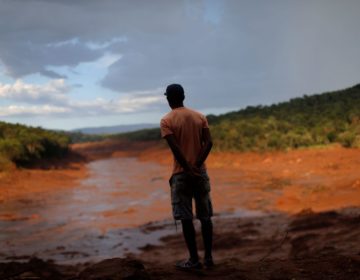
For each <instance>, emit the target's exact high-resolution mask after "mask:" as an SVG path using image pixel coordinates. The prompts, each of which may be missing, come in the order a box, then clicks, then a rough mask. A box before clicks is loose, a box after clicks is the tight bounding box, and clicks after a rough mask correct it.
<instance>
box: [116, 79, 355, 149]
mask: <svg viewBox="0 0 360 280" xmlns="http://www.w3.org/2000/svg"><path fill="white" fill-rule="evenodd" d="M207 118H208V121H209V124H210V127H211V133H212V136H213V140H214V147H215V149H217V150H235V151H238V150H240V151H246V150H254V151H263V150H282V149H289V148H290V149H292V148H299V147H308V146H314V145H326V144H330V143H335V142H338V143H341V144H342V145H343V146H344V147H360V85H356V86H354V87H351V88H348V89H345V90H340V91H334V92H329V93H323V94H315V95H312V96H307V95H304V96H303V97H300V98H294V99H291V100H290V101H288V102H282V103H279V104H274V105H271V106H249V107H247V108H245V109H243V110H240V111H236V112H230V113H227V114H223V115H220V116H214V115H209V116H207ZM116 137H123V138H127V139H130V140H142V141H144V140H156V139H160V131H159V129H146V130H140V131H136V132H131V133H125V134H119V135H117V136H116Z"/></svg>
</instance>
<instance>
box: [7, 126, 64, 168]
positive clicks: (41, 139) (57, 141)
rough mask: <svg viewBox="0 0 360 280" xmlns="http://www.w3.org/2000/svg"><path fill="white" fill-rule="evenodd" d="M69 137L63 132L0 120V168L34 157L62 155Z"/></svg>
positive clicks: (24, 161)
mask: <svg viewBox="0 0 360 280" xmlns="http://www.w3.org/2000/svg"><path fill="white" fill-rule="evenodd" d="M69 143H70V137H69V136H68V135H66V134H65V133H63V132H57V131H52V130H46V129H42V128H40V127H29V126H26V125H21V124H10V123H6V122H2V121H0V170H1V169H4V168H6V166H8V165H9V164H11V163H15V164H16V165H17V166H22V165H26V164H28V163H31V161H33V160H34V159H44V158H53V157H58V158H60V157H62V156H64V155H65V154H66V153H67V152H68V148H69Z"/></svg>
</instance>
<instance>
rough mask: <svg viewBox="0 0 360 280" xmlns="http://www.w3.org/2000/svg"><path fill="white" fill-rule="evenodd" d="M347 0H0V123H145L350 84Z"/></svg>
mask: <svg viewBox="0 0 360 280" xmlns="http://www.w3.org/2000/svg"><path fill="white" fill-rule="evenodd" d="M359 12H360V1H358V0H343V1H338V0H302V1H299V0H247V1H244V0H151V1H149V0H0V120H1V121H6V122H11V123H17V122H18V123H22V124H27V125H32V126H41V127H44V128H51V129H65V130H68V129H74V128H81V127H93V126H111V125H121V124H137V123H154V124H158V123H159V121H160V119H161V117H162V116H163V115H164V114H165V113H166V112H168V111H169V107H168V105H167V102H166V99H165V97H164V95H163V93H164V91H165V89H166V86H167V85H168V84H171V83H180V84H182V85H183V87H184V89H185V95H186V99H185V105H186V106H188V107H190V108H193V109H195V110H198V111H201V112H202V113H204V114H210V113H212V114H220V113H225V112H228V111H233V110H239V109H242V108H245V107H246V106H249V105H253V106H256V105H269V104H272V103H277V102H281V101H287V100H289V99H291V98H293V97H298V96H303V95H304V94H307V95H311V94H315V93H321V92H325V91H332V90H337V89H342V88H347V87H350V86H353V85H355V84H358V83H359V82H360V75H359V74H360V52H359V50H360V17H359Z"/></svg>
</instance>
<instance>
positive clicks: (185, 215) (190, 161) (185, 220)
mask: <svg viewBox="0 0 360 280" xmlns="http://www.w3.org/2000/svg"><path fill="white" fill-rule="evenodd" d="M165 95H166V98H167V100H168V103H169V106H170V107H171V109H172V110H171V111H170V112H169V113H168V114H166V115H165V116H164V117H163V118H162V119H161V123H160V128H161V136H162V137H163V138H165V139H166V141H167V143H168V145H169V147H170V149H171V151H172V153H173V155H174V166H173V173H172V176H171V178H170V180H169V182H170V187H171V203H172V210H173V216H174V219H175V220H181V224H182V230H183V235H184V239H185V242H186V245H187V248H188V250H189V254H190V258H189V259H188V260H185V261H181V262H178V263H177V264H176V266H177V267H178V268H180V269H194V268H201V267H202V264H201V262H200V261H199V256H198V252H197V246H196V239H195V229H194V224H193V211H192V199H194V200H195V207H196V217H197V218H198V219H199V220H200V221H201V232H202V237H203V242H204V248H205V256H204V264H205V266H206V267H211V266H213V265H214V263H213V259H212V253H211V251H212V236H213V225H212V222H211V216H212V215H213V210H212V204H211V199H210V193H209V192H210V182H209V177H208V175H207V172H206V166H205V164H204V162H205V160H206V158H207V156H208V155H209V152H210V150H211V148H212V140H211V135H210V130H209V126H208V122H207V120H206V117H205V116H204V115H202V114H200V113H198V112H196V111H194V110H191V109H189V108H186V107H185V106H184V104H183V101H184V99H185V94H184V89H183V87H182V86H181V85H179V84H172V85H169V86H168V87H167V88H166V92H165Z"/></svg>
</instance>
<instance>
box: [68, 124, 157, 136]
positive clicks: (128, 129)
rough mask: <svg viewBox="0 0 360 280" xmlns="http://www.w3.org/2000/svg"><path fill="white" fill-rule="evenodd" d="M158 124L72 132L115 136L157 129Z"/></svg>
mask: <svg viewBox="0 0 360 280" xmlns="http://www.w3.org/2000/svg"><path fill="white" fill-rule="evenodd" d="M158 126H159V125H158V124H150V123H141V124H127V125H113V126H99V127H84V128H77V129H73V130H71V132H81V133H83V134H92V135H94V134H99V135H102V134H115V133H124V132H132V131H136V130H141V129H148V128H155V127H158Z"/></svg>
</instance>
